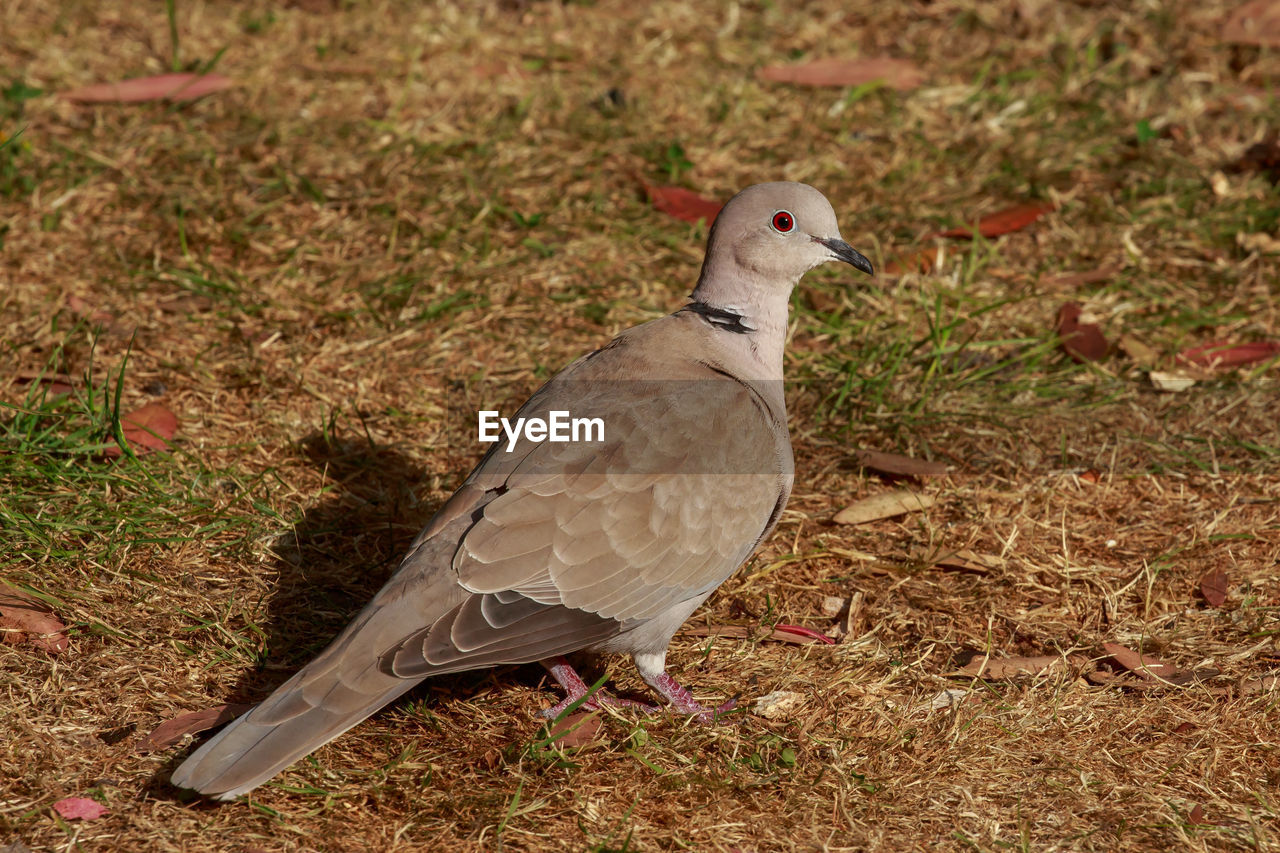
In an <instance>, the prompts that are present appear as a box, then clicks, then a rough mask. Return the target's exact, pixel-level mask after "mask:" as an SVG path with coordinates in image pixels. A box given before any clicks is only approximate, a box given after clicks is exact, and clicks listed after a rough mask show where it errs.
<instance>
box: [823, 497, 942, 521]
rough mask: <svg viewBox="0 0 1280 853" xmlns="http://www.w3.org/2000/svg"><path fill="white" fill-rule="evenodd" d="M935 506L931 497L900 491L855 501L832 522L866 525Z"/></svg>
mask: <svg viewBox="0 0 1280 853" xmlns="http://www.w3.org/2000/svg"><path fill="white" fill-rule="evenodd" d="M933 504H934V499H933V497H932V496H931V495H920V494H916V493H915V492H909V491H907V490H906V489H900V490H898V491H895V492H885V493H884V494H880V495H873V496H872V497H869V498H863V499H862V500H859V501H854V502H853V503H851V504H849V505H848V506H847V507H845V508H844V509H842V510H840V511H839V512H837V513H836V515H835V518H833V519H832V521H834V522H835V523H836V524H865V523H866V522H868V521H879V520H880V519H882V518H893V517H894V516H895V515H902V514H904V513H908V512H923V511H924V510H926V509H928V508H929V507H931V506H933Z"/></svg>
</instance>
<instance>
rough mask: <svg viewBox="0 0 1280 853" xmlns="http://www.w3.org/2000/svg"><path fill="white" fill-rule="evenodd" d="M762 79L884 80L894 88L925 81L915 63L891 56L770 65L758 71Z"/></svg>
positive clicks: (799, 82) (818, 82)
mask: <svg viewBox="0 0 1280 853" xmlns="http://www.w3.org/2000/svg"><path fill="white" fill-rule="evenodd" d="M756 76H757V77H759V78H760V79H761V80H768V81H770V82H773V83H791V84H793V85H796V86H839V87H844V86H861V85H863V84H864V83H873V82H875V81H877V80H879V81H882V82H883V83H884V84H885V85H886V86H888V87H889V88H891V89H896V90H898V91H899V92H907V91H910V90H911V89H915V88H917V87H919V85H920V84H921V83H923V82H924V78H925V75H924V72H923V71H921V70H920V69H919V68H918V67H917V66H916V64H915V63H913V62H910V61H908V60H905V59H893V58H892V57H888V56H880V57H874V58H871V59H815V60H813V61H812V62H805V63H803V64H800V65H770V66H767V67H765V68H761V69H760V71H759V72H757V74H756Z"/></svg>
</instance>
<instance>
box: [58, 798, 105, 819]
mask: <svg viewBox="0 0 1280 853" xmlns="http://www.w3.org/2000/svg"><path fill="white" fill-rule="evenodd" d="M53 810H54V811H56V812H57V813H58V814H60V815H62V816H63V817H64V818H66V819H67V820H97V819H98V818H100V817H102V816H103V815H104V814H106V813H107V807H106V806H104V805H103V804H102V803H100V802H98V801H97V800H91V799H89V798H88V797H65V798H63V799H61V800H58V801H57V802H56V803H54V804H53Z"/></svg>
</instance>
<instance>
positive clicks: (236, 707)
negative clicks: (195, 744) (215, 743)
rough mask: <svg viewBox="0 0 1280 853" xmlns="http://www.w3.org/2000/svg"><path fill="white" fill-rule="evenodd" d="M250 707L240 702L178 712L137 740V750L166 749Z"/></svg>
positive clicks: (224, 721)
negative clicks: (184, 712) (201, 709)
mask: <svg viewBox="0 0 1280 853" xmlns="http://www.w3.org/2000/svg"><path fill="white" fill-rule="evenodd" d="M252 707H253V706H252V705H241V704H227V705H214V706H213V707H212V708H205V709H204V710H203V711H190V712H188V713H186V714H179V715H178V716H176V717H173V718H172V719H169V720H165V721H164V722H163V723H161V724H160V725H158V726H156V727H155V729H153V730H152V732H151V734H149V735H147V736H146V737H144V738H142V739H141V740H139V741H138V746H137V751H138V752H140V753H142V754H143V755H145V754H146V753H148V752H156V751H158V750H161V749H168V748H169V747H171V746H173V745H174V744H175V743H177V742H178V741H180V740H182V739H183V738H184V737H186V736H187V735H193V734H196V733H197V732H202V731H205V730H206V729H211V728H213V727H214V726H220V725H222V724H223V723H227V722H230V721H231V720H234V719H235V718H236V717H238V716H240V715H241V714H243V713H244V712H245V711H248V710H249V709H250V708H252Z"/></svg>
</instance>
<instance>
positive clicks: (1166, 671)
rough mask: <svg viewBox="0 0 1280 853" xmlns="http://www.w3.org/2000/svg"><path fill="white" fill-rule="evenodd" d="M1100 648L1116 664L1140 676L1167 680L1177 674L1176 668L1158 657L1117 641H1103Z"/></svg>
mask: <svg viewBox="0 0 1280 853" xmlns="http://www.w3.org/2000/svg"><path fill="white" fill-rule="evenodd" d="M1102 648H1103V649H1105V650H1106V652H1107V654H1108V655H1110V656H1111V659H1112V660H1113V661H1115V662H1116V664H1117V665H1119V666H1121V667H1123V668H1124V669H1127V670H1128V671H1129V672H1132V673H1133V674H1135V675H1137V676H1140V677H1142V678H1160V679H1165V680H1168V679H1169V678H1170V677H1172V676H1173V675H1175V674H1177V669H1176V668H1175V667H1173V666H1170V665H1169V664H1167V663H1165V662H1164V661H1162V660H1160V659H1159V658H1154V657H1152V656H1151V655H1144V654H1139V653H1138V652H1135V651H1134V650H1133V649H1130V648H1128V647H1127V646H1122V645H1120V644H1119V643H1103V644H1102Z"/></svg>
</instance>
